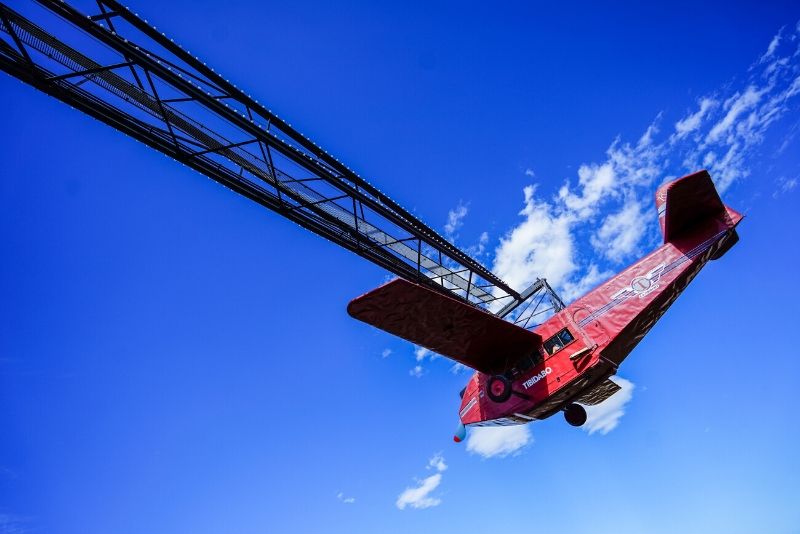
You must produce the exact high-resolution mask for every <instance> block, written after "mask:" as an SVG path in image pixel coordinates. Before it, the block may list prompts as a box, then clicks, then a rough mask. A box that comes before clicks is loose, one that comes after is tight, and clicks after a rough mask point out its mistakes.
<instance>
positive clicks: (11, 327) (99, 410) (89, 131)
mask: <svg viewBox="0 0 800 534" xmlns="http://www.w3.org/2000/svg"><path fill="white" fill-rule="evenodd" d="M130 5H131V7H132V8H133V9H134V11H137V12H138V13H140V14H142V15H143V16H144V17H145V18H147V19H148V20H150V21H153V22H154V23H155V24H156V25H157V26H158V27H159V28H160V29H162V30H163V31H165V32H167V33H168V34H169V35H170V36H171V37H173V38H174V39H175V40H176V41H177V42H180V43H181V44H183V45H185V46H186V47H187V48H188V49H189V50H191V51H192V52H193V53H195V54H197V55H198V56H200V57H201V58H203V60H204V61H206V62H207V63H208V64H210V65H213V66H214V67H215V68H216V69H217V70H218V71H221V72H223V73H224V74H225V75H226V76H227V77H228V78H229V79H231V80H232V81H234V83H236V84H237V85H239V86H241V87H244V88H246V89H247V90H248V92H250V93H251V94H253V95H254V96H256V97H257V98H258V99H259V100H261V101H262V102H266V103H268V105H269V107H270V108H271V109H273V110H275V111H276V112H277V113H278V114H279V115H281V116H282V117H288V118H289V121H290V122H291V124H292V125H293V126H294V127H296V128H297V129H298V130H300V131H301V132H302V133H304V134H306V135H308V136H309V137H311V138H312V139H314V140H315V141H316V142H317V143H318V144H320V145H322V146H323V147H325V148H326V149H327V150H328V151H329V152H331V153H333V154H335V155H337V157H338V158H339V159H340V160H342V161H344V162H346V163H347V164H348V166H350V167H351V168H353V169H355V170H356V171H358V172H359V173H360V174H361V175H362V176H365V177H367V178H368V179H369V180H370V181H371V182H372V183H374V184H375V185H377V186H379V187H380V188H381V189H382V190H384V191H386V192H388V193H389V194H390V195H391V196H392V197H393V198H394V199H396V200H397V201H399V202H400V203H401V204H402V205H404V206H406V207H408V208H409V209H412V210H413V211H414V213H416V214H417V215H418V216H420V217H421V218H422V219H423V220H425V221H426V222H428V223H429V224H431V225H433V226H435V227H437V228H439V229H440V230H441V231H442V232H443V233H446V234H448V235H449V236H450V237H451V238H452V239H454V240H455V242H456V244H458V245H459V246H461V247H462V248H464V249H467V250H470V251H471V252H472V253H473V254H475V255H477V256H478V257H479V258H480V259H481V260H482V261H483V262H484V263H486V264H487V265H488V266H490V267H492V268H493V269H494V270H495V272H497V274H499V275H500V276H501V277H503V278H504V279H505V280H506V281H507V282H509V283H511V284H512V285H513V286H514V287H517V288H519V289H521V288H522V287H524V286H525V283H526V282H527V281H528V280H529V279H530V278H531V277H535V276H547V277H548V279H549V280H551V282H553V283H554V284H556V285H557V286H558V288H559V289H560V290H561V291H562V293H563V294H564V295H565V296H566V297H569V298H573V297H575V296H578V295H579V294H580V293H581V292H582V291H583V290H585V289H587V288H589V287H591V286H592V285H593V284H596V283H597V282H599V281H600V280H602V279H603V277H605V276H607V275H608V274H609V273H612V272H615V271H617V270H619V269H620V268H622V267H623V266H625V265H626V264H628V263H630V262H631V261H633V260H635V259H636V258H637V257H638V256H639V255H640V254H642V253H645V252H646V251H648V250H649V249H650V248H651V247H653V246H655V244H656V243H657V242H658V231H657V228H656V226H655V220H656V219H655V211H654V208H653V204H652V195H653V192H654V191H655V188H656V187H657V186H658V184H660V183H661V182H662V181H664V180H665V179H668V178H669V177H675V176H680V175H681V174H685V173H687V172H690V171H693V170H696V169H698V168H701V167H707V168H709V170H710V171H711V173H712V176H713V177H714V178H715V179H716V180H717V183H718V186H719V187H720V188H721V189H723V190H724V193H723V198H724V199H725V201H726V202H727V203H728V204H730V205H731V206H732V207H734V208H736V209H739V210H741V211H743V212H744V213H745V214H746V215H747V218H746V219H745V221H744V222H743V224H742V226H741V230H740V236H741V241H740V243H739V244H738V245H737V246H736V247H735V248H734V249H733V250H732V251H731V252H730V253H729V254H728V255H727V256H726V257H725V258H724V259H723V260H722V261H719V262H715V263H713V264H711V265H710V266H708V267H707V268H706V270H704V271H703V272H702V274H701V275H700V276H698V278H697V279H696V280H695V282H693V284H692V285H691V286H690V287H689V288H688V290H687V291H686V292H685V294H684V295H683V296H682V297H681V298H680V299H679V300H678V302H677V303H676V304H675V305H674V306H673V308H672V309H671V310H670V311H669V313H667V315H666V316H665V317H664V319H662V320H661V322H660V323H659V324H658V325H657V327H656V328H654V329H653V331H652V332H651V333H650V334H649V335H648V337H647V338H646V339H645V340H644V342H643V343H642V344H641V345H640V346H639V347H638V348H637V349H636V351H635V352H634V353H633V354H632V355H631V357H630V358H629V359H628V360H627V361H626V362H625V364H624V365H623V367H622V368H621V370H620V377H621V378H622V380H623V382H622V383H623V384H624V385H625V388H624V392H622V393H620V394H618V396H615V397H614V398H612V400H610V401H609V403H611V404H610V405H608V406H605V407H604V408H603V410H602V411H601V412H602V413H596V414H594V417H593V420H592V424H590V425H589V427H588V428H587V429H586V431H583V430H579V429H574V428H572V427H569V426H568V425H566V424H565V423H564V421H563V419H562V418H560V417H553V418H552V419H550V420H547V421H544V422H539V423H535V424H533V425H528V426H526V427H518V428H515V429H512V430H510V431H509V430H501V431H500V432H499V433H498V432H494V433H486V432H483V433H480V432H474V433H472V434H471V436H470V438H469V440H468V441H467V443H462V444H460V445H456V444H454V443H453V442H452V432H453V429H454V428H455V426H456V423H457V410H458V391H459V390H460V389H461V387H462V386H463V384H464V383H465V381H466V380H467V377H468V375H467V374H466V373H464V372H458V370H457V369H456V370H454V369H453V368H452V364H451V363H450V362H448V361H447V360H445V359H443V358H435V357H432V355H430V354H425V353H423V352H417V351H415V348H414V347H413V346H411V345H409V344H408V343H405V342H403V341H401V340H398V339H395V338H392V337H390V336H389V335H387V334H384V333H381V332H379V331H377V330H374V329H371V328H369V327H367V326H366V325H364V324H361V323H358V322H355V321H353V320H351V319H350V318H349V317H348V316H347V314H346V312H345V306H346V304H347V302H348V301H349V300H350V299H351V298H353V297H354V296H357V295H359V294H361V293H363V292H365V291H367V290H369V289H371V288H372V287H374V286H376V285H378V284H380V283H381V282H382V281H383V280H384V279H385V277H386V273H385V272H383V271H382V270H380V269H379V268H378V267H375V266H373V265H371V264H368V263H366V262H365V261H363V260H361V259H360V258H358V257H356V256H354V255H351V254H349V253H348V252H346V251H344V250H340V249H338V248H337V247H336V246H334V245H332V244H330V243H328V242H326V241H324V240H323V239H320V238H318V237H316V236H314V235H311V234H309V233H307V232H305V231H304V230H302V229H301V228H299V227H297V226H296V225H294V224H291V223H289V222H288V221H285V220H282V219H281V218H280V217H279V216H277V215H275V214H273V213H271V212H268V211H265V210H264V209H263V208H260V207H258V206H256V205H255V204H253V203H251V202H249V201H247V200H246V199H244V198H239V197H237V196H236V195H235V194H233V193H231V192H230V191H228V190H226V189H224V188H222V187H220V186H218V185H217V184H216V183H214V182H212V181H210V180H208V179H205V178H203V177H202V176H199V175H197V174H195V173H193V172H191V171H190V170H188V169H186V168H185V167H183V166H181V165H178V164H176V163H175V162H173V161H171V160H169V159H167V158H166V157H164V156H162V155H160V154H158V153H156V152H154V151H152V150H150V149H148V148H146V147H144V146H143V145H141V144H139V143H136V142H133V141H132V140H131V139H129V138H126V137H125V136H123V135H121V134H119V133H116V132H114V131H112V130H110V129H109V128H108V127H106V126H104V125H102V124H100V123H99V122H97V121H94V120H92V119H90V118H88V117H86V116H83V115H82V114H80V113H79V112H77V111H75V110H72V109H70V108H69V107H68V106H65V105H64V104H61V103H59V102H57V101H55V100H53V99H51V98H49V97H46V96H45V95H43V94H40V93H38V92H36V91H35V90H34V89H32V88H30V87H27V86H24V85H23V84H21V83H20V82H18V81H16V80H14V79H11V78H9V77H8V76H6V75H5V74H3V75H2V76H0V96H2V98H0V106H2V117H3V120H2V121H0V139H2V143H0V157H1V158H2V161H3V167H2V169H3V170H2V180H0V247H1V248H0V251H1V252H0V254H1V255H2V258H3V261H2V262H0V300H1V301H2V302H3V306H2V307H0V429H2V437H1V438H0V532H3V533H17V532H64V533H72V532H76V533H78V532H80V533H87V532H89V533H91V532H98V533H101V532H120V533H123V532H132V533H133V532H193V533H196V532H287V531H291V532H298V531H308V532H319V531H326V532H330V531H333V532H376V531H380V532H409V531H414V532H442V531H445V532H449V531H457V530H460V531H466V530H467V529H470V530H473V531H475V530H477V531H484V530H488V529H489V528H492V529H497V528H498V527H499V528H502V529H505V530H509V529H523V528H524V529H530V530H539V531H551V530H553V529H556V528H558V529H561V530H563V531H566V532H606V531H608V532H610V531H613V532H615V533H619V532H643V531H646V532H675V531H682V532H726V533H733V532H743V533H745V532H798V531H800V509H798V507H797V505H796V504H797V502H798V501H800V479H798V473H800V460H798V456H797V450H798V448H800V431H799V430H798V427H797V425H796V424H795V419H796V416H797V412H796V391H797V388H798V378H797V377H798V376H800V363H799V361H800V351H798V348H797V346H796V343H795V342H794V336H793V332H794V329H795V321H796V319H797V318H798V313H797V311H796V304H795V303H796V302H797V300H798V298H800V290H798V284H797V281H796V276H795V271H796V269H795V268H794V267H793V266H794V265H796V263H797V261H798V259H800V258H798V254H799V253H798V251H799V249H800V247H798V238H797V233H798V231H799V230H800V223H798V219H797V213H798V210H797V207H798V194H800V188H798V187H797V184H798V180H800V157H798V153H800V152H799V150H798V147H800V140H798V135H797V134H798V128H800V115H798V107H799V106H800V81H798V80H800V78H798V75H800V54H798V52H797V51H798V46H799V45H800V28H798V20H800V6H798V5H797V4H796V3H791V2H786V3H770V4H765V3H763V2H762V3H747V2H737V3H735V5H729V4H728V3H719V4H711V3H703V4H702V5H698V4H696V3H691V4H690V3H682V4H679V3H671V4H670V5H669V6H654V5H648V6H625V7H607V6H605V7H601V6H597V5H594V4H592V3H588V4H586V5H580V4H576V5H571V6H565V7H555V6H550V7H547V6H528V5H526V4H523V3H512V4H507V5H506V7H504V8H503V9H489V8H487V7H486V6H485V5H484V4H478V3H467V4H463V3H462V4H459V5H458V6H455V5H436V6H430V5H424V4H418V5H416V6H414V5H411V4H402V5H394V6H392V5H378V3H368V2H364V3H351V2H346V3H342V2H338V3H336V4H335V5H333V4H331V5H326V4H316V3H308V2H292V3H289V4H288V5H287V4H286V3H284V4H281V5H269V4H264V3H255V2H253V3H245V2H242V3H236V4H235V5H225V3H221V2H216V3H211V2H202V1H201V2H188V1H175V2H159V3H156V2H147V1H139V2H136V3H131V4H130ZM12 6H14V7H15V8H17V7H18V8H19V9H21V10H23V11H25V12H26V13H31V14H36V13H37V12H38V11H37V9H38V8H37V7H36V6H33V5H31V4H30V3H26V2H12ZM612 401H613V402H612ZM489 432H491V431H489Z"/></svg>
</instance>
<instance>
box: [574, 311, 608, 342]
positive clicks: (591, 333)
mask: <svg viewBox="0 0 800 534" xmlns="http://www.w3.org/2000/svg"><path fill="white" fill-rule="evenodd" d="M592 313H593V310H592V309H591V308H589V307H588V306H581V307H578V308H576V309H575V311H574V312H573V313H572V320H573V321H575V324H576V325H578V327H579V328H580V329H581V330H582V331H583V333H584V335H585V336H586V337H587V338H588V339H587V343H586V345H587V346H588V347H592V346H595V345H596V346H599V347H603V346H605V345H607V344H608V342H609V340H610V338H609V336H608V332H606V330H605V328H603V325H601V324H600V322H599V321H598V320H597V319H593V318H592Z"/></svg>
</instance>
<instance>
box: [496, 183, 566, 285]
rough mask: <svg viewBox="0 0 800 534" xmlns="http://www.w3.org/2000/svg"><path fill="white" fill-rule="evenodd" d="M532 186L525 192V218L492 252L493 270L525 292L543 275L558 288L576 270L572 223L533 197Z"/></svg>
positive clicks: (547, 204) (548, 205) (533, 187)
mask: <svg viewBox="0 0 800 534" xmlns="http://www.w3.org/2000/svg"><path fill="white" fill-rule="evenodd" d="M535 192H536V187H535V186H528V187H526V188H525V189H524V194H525V207H524V208H523V210H522V211H521V212H520V215H522V216H523V217H524V218H525V219H524V221H522V222H521V223H520V224H519V225H517V226H516V227H515V228H513V229H512V230H511V231H510V232H509V233H508V234H506V236H505V237H503V238H502V239H501V240H500V245H499V246H498V247H497V250H495V259H494V268H493V271H494V272H495V273H496V274H497V275H498V276H499V277H500V278H501V279H503V280H504V281H505V282H506V283H507V284H509V285H510V286H511V287H516V288H520V289H524V288H525V287H527V286H529V285H530V284H531V283H533V282H534V281H535V280H536V278H537V277H539V276H543V277H546V278H547V279H548V280H550V283H551V284H555V285H558V284H560V283H561V282H563V281H564V280H566V278H567V277H568V276H569V275H571V274H572V272H573V271H574V270H575V263H574V261H573V238H572V234H571V233H570V228H571V226H572V223H573V220H572V217H571V216H569V215H556V214H555V213H554V211H555V210H554V208H553V206H551V205H550V204H549V203H547V202H540V201H538V200H537V199H536V198H535V197H534V194H535Z"/></svg>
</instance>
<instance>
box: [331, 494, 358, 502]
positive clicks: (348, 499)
mask: <svg viewBox="0 0 800 534" xmlns="http://www.w3.org/2000/svg"><path fill="white" fill-rule="evenodd" d="M336 498H337V499H339V501H340V502H343V503H344V504H354V503H355V502H356V498H355V497H345V496H344V493H342V492H341V491H340V492H339V493H337V494H336Z"/></svg>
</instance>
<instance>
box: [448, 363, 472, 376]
mask: <svg viewBox="0 0 800 534" xmlns="http://www.w3.org/2000/svg"><path fill="white" fill-rule="evenodd" d="M464 371H469V367H467V366H466V365H464V364H463V363H458V362H456V363H454V364H453V365H452V366H451V367H450V372H451V373H453V374H454V375H458V374H461V373H463V372H464Z"/></svg>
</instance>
